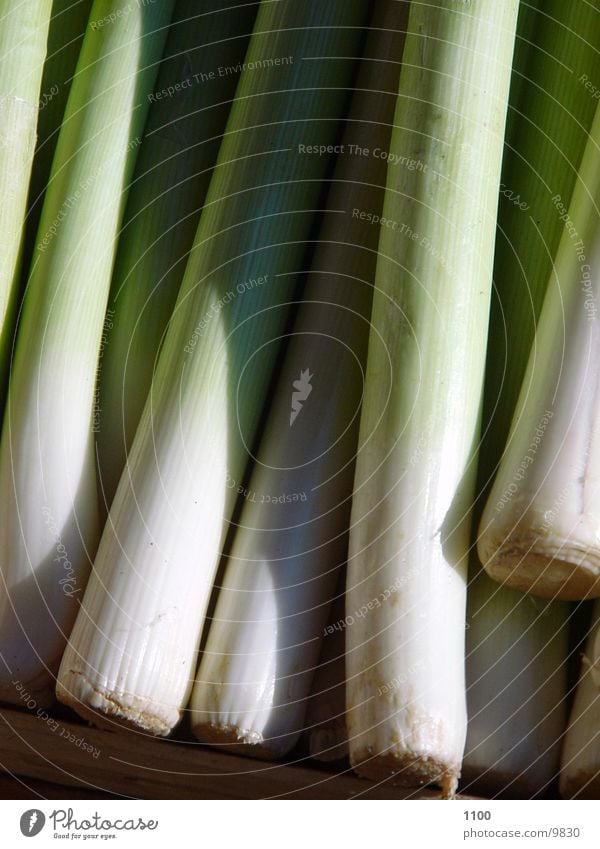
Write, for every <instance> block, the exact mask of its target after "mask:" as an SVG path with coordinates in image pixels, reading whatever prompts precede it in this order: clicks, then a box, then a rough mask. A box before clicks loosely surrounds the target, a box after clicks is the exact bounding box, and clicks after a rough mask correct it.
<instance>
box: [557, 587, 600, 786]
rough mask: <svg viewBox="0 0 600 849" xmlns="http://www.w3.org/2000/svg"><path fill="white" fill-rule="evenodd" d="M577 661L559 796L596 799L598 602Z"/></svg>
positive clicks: (599, 759)
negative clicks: (574, 689) (585, 641)
mask: <svg viewBox="0 0 600 849" xmlns="http://www.w3.org/2000/svg"><path fill="white" fill-rule="evenodd" d="M592 620H593V623H592V628H591V629H590V633H589V636H588V640H587V643H586V648H585V654H584V656H583V658H582V663H581V676H580V678H579V683H578V685H577V690H576V692H575V701H574V703H573V708H572V710H571V716H570V719H569V727H568V728H567V733H566V735H565V739H564V744H563V751H562V758H561V770H560V794H561V796H563V798H568V799H571V798H575V797H577V798H578V799H597V798H598V793H599V792H600V602H598V601H597V602H596V603H595V605H594V608H593V614H592Z"/></svg>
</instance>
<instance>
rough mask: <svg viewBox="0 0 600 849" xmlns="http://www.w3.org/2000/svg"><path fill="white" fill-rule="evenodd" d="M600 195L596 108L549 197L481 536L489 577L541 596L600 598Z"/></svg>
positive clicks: (599, 112) (598, 111)
mask: <svg viewBox="0 0 600 849" xmlns="http://www.w3.org/2000/svg"><path fill="white" fill-rule="evenodd" d="M599 197H600V109H599V108H598V107H596V114H595V117H594V123H593V126H592V131H591V134H590V138H589V140H588V143H587V145H586V148H585V153H584V156H583V160H582V162H581V166H580V170H579V174H578V178H577V183H576V186H575V190H574V193H573V197H572V200H571V204H570V206H569V205H568V203H567V201H566V199H562V198H561V197H560V196H559V195H555V196H554V198H553V200H554V204H555V212H556V215H557V216H558V217H560V218H561V219H562V221H563V222H564V230H563V233H562V238H561V241H560V245H559V248H558V253H557V255H556V261H555V266H554V270H553V272H552V275H551V277H550V281H549V285H548V289H547V292H546V297H545V300H544V305H543V308H542V312H541V316H540V322H539V325H538V329H537V332H536V337H535V344H534V346H533V348H532V350H531V354H530V356H529V362H528V365H527V371H526V374H525V378H524V380H523V386H522V389H521V395H520V396H519V402H518V405H517V408H516V411H515V414H514V417H513V424H512V430H511V434H510V438H509V441H508V445H507V448H506V451H505V453H504V456H503V458H502V462H501V464H500V469H499V471H498V474H497V476H496V479H495V481H494V485H493V487H492V490H491V493H490V496H489V499H488V501H487V504H486V507H485V510H484V513H483V517H482V520H481V525H480V531H479V539H478V551H479V556H480V558H481V561H482V563H483V564H484V566H485V569H486V571H487V572H488V574H490V575H491V577H492V578H494V579H495V580H498V581H502V582H504V583H506V584H508V585H509V586H514V587H516V588H517V589H522V590H527V591H529V592H531V593H533V594H535V595H541V596H545V597H547V598H564V599H576V598H586V597H589V596H591V597H596V596H599V595H600V548H599V545H598V535H599V530H600V510H599V509H598V504H599V496H600V491H599V487H598V481H599V477H598V469H599V468H600V467H599V460H598V456H599V452H600V436H599V433H598V426H597V422H598V421H599V420H600V415H599V410H598V404H599V397H600V396H599V394H598V391H597V385H598V378H599V370H600V332H599V330H598V321H597V316H596V311H597V298H598V289H599V281H600V238H599V236H600V216H599V210H598V206H597V199H598V198H599ZM539 352H541V354H540V353H539Z"/></svg>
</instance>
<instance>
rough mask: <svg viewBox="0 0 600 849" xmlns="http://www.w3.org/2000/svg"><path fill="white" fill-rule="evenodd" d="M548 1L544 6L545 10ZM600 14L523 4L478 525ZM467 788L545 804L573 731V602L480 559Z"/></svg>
mask: <svg viewBox="0 0 600 849" xmlns="http://www.w3.org/2000/svg"><path fill="white" fill-rule="evenodd" d="M537 6H539V3H538V4H537ZM598 24H599V22H598V11H597V9H594V8H593V6H592V5H590V4H588V3H587V2H584V0H576V2H573V3H569V4H565V3H563V2H562V0H552V2H550V3H545V4H544V11H543V14H542V13H541V12H537V10H536V8H535V6H529V5H528V4H521V7H520V12H519V23H518V30H517V33H518V36H520V41H519V40H518V41H517V48H518V49H517V50H516V51H515V61H514V65H513V79H512V82H511V99H510V108H509V117H510V116H511V113H512V119H511V120H510V121H509V124H508V127H507V136H506V145H505V146H506V154H505V163H504V168H503V172H502V186H501V194H500V208H499V215H498V235H497V239H496V258H495V263H494V279H495V281H496V298H494V299H493V300H492V309H491V323H490V334H489V342H488V356H487V364H486V384H485V392H484V407H483V410H484V412H483V427H482V444H481V448H480V460H479V469H478V477H479V488H478V492H479V495H478V504H477V506H476V508H475V515H476V516H477V520H478V518H479V515H478V514H479V513H480V510H481V509H483V506H484V503H485V494H486V493H487V491H488V488H489V483H490V481H491V480H492V479H493V475H494V472H495V469H496V468H497V464H498V463H499V461H500V457H501V454H502V451H503V449H504V446H505V444H506V439H507V435H508V429H509V426H510V420H511V417H512V413H513V412H514V408H515V404H516V402H517V399H518V394H519V390H520V388H521V384H522V381H523V373H524V371H525V367H526V365H527V358H528V355H529V351H530V349H531V344H532V340H533V338H534V335H535V325H536V323H537V320H538V316H539V312H540V310H541V307H542V303H543V297H544V293H545V291H546V286H547V283H548V278H549V276H550V273H551V269H552V258H553V256H554V254H555V252H556V249H557V247H558V242H559V240H560V231H561V226H562V224H561V221H560V218H559V217H558V216H557V215H556V210H555V207H554V204H553V203H552V197H553V196H554V195H555V194H559V195H561V196H562V197H565V198H570V197H571V195H572V192H573V186H574V184H575V180H576V177H577V170H578V168H579V164H580V162H581V157H582V155H583V151H584V149H585V144H586V140H587V133H588V131H589V129H590V127H591V124H592V121H593V118H594V109H595V106H594V102H593V99H592V98H591V97H590V96H589V92H588V91H587V89H586V88H585V86H583V85H582V84H581V79H582V77H584V76H585V74H586V72H587V74H588V75H589V74H590V73H591V69H593V68H595V67H597V66H598V59H597V54H598V50H599V48H600V26H599V25H598ZM467 603H468V607H467V610H468V623H469V629H468V631H467V659H466V673H467V706H468V714H469V722H468V727H467V743H466V747H465V755H464V759H463V778H464V779H465V781H466V782H468V783H466V784H465V785H464V786H465V789H466V790H467V792H470V790H471V788H472V784H471V782H473V781H476V783H477V792H481V793H484V794H485V795H493V794H496V793H498V792H501V791H504V792H508V793H510V794H513V795H514V794H515V793H516V792H518V793H520V794H521V795H523V796H526V797H529V798H530V797H531V796H533V795H534V794H536V793H540V792H542V791H543V789H544V788H545V787H546V786H547V785H548V783H549V782H551V781H552V780H553V779H554V777H555V775H556V771H557V769H558V758H559V755H560V736H561V733H562V731H563V729H564V726H565V721H566V716H565V694H566V689H567V685H566V663H567V650H568V649H567V636H568V635H567V627H566V622H567V616H568V607H567V605H566V604H564V603H561V602H553V603H542V602H535V601H534V600H533V599H532V598H531V597H527V596H524V595H523V594H522V593H520V592H518V591H517V590H511V589H510V588H508V587H501V586H499V585H498V584H497V583H495V582H494V581H492V579H491V578H489V577H488V575H487V574H486V572H485V571H484V570H483V569H482V567H481V564H480V563H479V560H478V558H477V556H476V553H473V557H472V561H471V573H470V581H469V589H468V593H467Z"/></svg>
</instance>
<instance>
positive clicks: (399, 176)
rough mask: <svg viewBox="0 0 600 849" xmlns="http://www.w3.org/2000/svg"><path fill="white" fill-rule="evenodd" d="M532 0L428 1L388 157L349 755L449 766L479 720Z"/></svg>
mask: <svg viewBox="0 0 600 849" xmlns="http://www.w3.org/2000/svg"><path fill="white" fill-rule="evenodd" d="M517 8H518V3H516V2H503V3H497V2H494V0H481V2H476V3H472V4H468V3H464V2H457V0H443V2H439V3H436V4H435V5H428V4H421V3H417V4H413V5H411V11H410V17H409V32H408V36H407V41H406V47H405V53H404V57H405V64H404V65H403V68H402V72H401V76H400V89H399V97H398V104H397V112H396V119H395V129H394V133H393V135H392V149H393V150H394V151H395V152H397V153H401V154H402V155H403V156H404V157H406V158H407V160H408V161H409V162H412V163H421V167H420V168H416V167H415V168H413V169H412V170H409V169H408V168H404V167H396V168H391V169H389V170H388V189H387V191H386V200H385V205H384V216H385V219H386V221H387V222H390V224H389V225H388V226H386V228H385V229H384V230H383V231H382V234H381V238H380V243H379V259H378V265H377V278H376V289H375V295H374V301H373V315H372V330H371V336H370V341H369V355H368V361H367V376H366V386H365V398H364V403H363V412H362V418H361V433H360V443H359V449H358V457H357V468H356V478H355V488H354V499H353V508H352V523H351V528H350V552H349V558H348V580H347V609H348V610H349V611H358V610H363V609H364V608H365V607H367V608H368V609H369V610H370V613H369V615H368V617H364V618H359V619H356V621H355V622H354V623H352V624H350V625H349V626H348V627H347V629H346V633H347V653H346V668H347V722H348V733H349V741H350V758H351V762H352V764H353V765H354V767H355V769H356V770H357V771H358V772H359V773H360V774H362V775H366V776H368V777H372V778H375V779H380V778H384V777H385V778H388V777H389V776H390V775H393V776H394V777H395V779H396V780H397V781H399V782H402V783H405V784H411V785H414V784H419V783H422V782H429V781H435V782H440V783H441V784H442V787H443V789H444V792H445V793H446V794H451V793H452V792H453V791H454V789H455V787H456V783H457V778H458V775H459V773H460V766H461V758H462V753H463V747H464V742H465V733H466V706H465V684H464V629H465V623H464V617H465V601H466V566H467V552H468V548H469V531H470V505H471V501H472V496H473V478H474V466H475V463H474V459H475V458H474V453H475V449H476V444H477V437H478V424H479V411H480V403H481V392H482V381H483V368H484V360H485V345H486V338H487V321H488V311H489V302H490V293H491V285H492V258H493V248H494V235H495V224H496V209H497V200H498V187H499V182H500V167H501V160H502V145H503V138H504V127H505V119H506V109H507V103H508V90H509V82H510V68H511V59H512V54H513V46H514V38H515V27H516V20H517Z"/></svg>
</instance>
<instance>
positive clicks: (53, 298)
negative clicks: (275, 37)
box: [0, 0, 172, 704]
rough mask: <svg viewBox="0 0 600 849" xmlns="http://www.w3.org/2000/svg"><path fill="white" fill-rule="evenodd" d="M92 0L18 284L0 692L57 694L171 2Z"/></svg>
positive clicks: (3, 466) (90, 516)
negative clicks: (107, 360) (136, 189)
mask: <svg viewBox="0 0 600 849" xmlns="http://www.w3.org/2000/svg"><path fill="white" fill-rule="evenodd" d="M120 5H121V4H120V3H118V2H114V0H113V2H109V0H96V2H95V3H94V6H93V9H92V13H91V17H90V22H89V25H88V29H87V32H86V34H85V38H84V43H83V47H82V52H81V56H80V59H79V64H78V67H77V74H76V79H75V81H74V83H73V85H72V87H71V92H70V94H69V100H68V104H67V110H66V115H65V121H64V123H63V126H62V128H61V132H60V137H59V140H58V145H57V149H56V156H55V159H54V164H53V167H52V176H51V180H50V186H49V189H48V192H47V195H46V199H45V202H44V208H43V212H42V218H41V223H40V230H39V238H38V244H37V248H36V256H35V259H34V262H33V265H32V269H31V274H30V277H29V282H28V286H27V291H26V294H25V302H24V307H23V313H22V317H21V322H20V326H19V331H18V338H17V346H16V355H15V360H14V364H13V369H12V372H11V379H10V387H9V396H8V405H7V410H6V416H5V419H4V426H3V430H2V440H1V444H0V503H1V504H2V522H0V570H1V573H2V586H1V592H0V650H1V652H2V658H3V661H4V662H3V664H2V666H0V693H1V695H2V698H3V699H5V700H8V701H15V700H19V699H20V695H19V692H17V690H16V687H15V683H14V682H15V681H16V680H18V681H19V682H20V683H21V684H22V685H24V686H25V687H26V688H27V690H28V691H29V692H30V693H31V694H32V695H34V697H35V698H36V700H37V701H38V703H39V704H41V703H42V702H43V701H47V700H48V699H49V698H51V697H52V690H53V683H54V676H55V674H56V672H57V669H58V664H59V661H60V656H61V654H62V651H63V648H64V645H65V642H66V640H67V636H68V632H69V630H70V628H71V626H72V624H73V621H74V619H75V615H76V613H77V607H78V602H79V596H80V595H81V594H82V590H83V587H84V585H85V581H86V578H87V574H88V571H89V564H90V558H93V555H94V551H95V547H96V543H97V537H98V531H99V528H98V504H97V495H96V479H95V461H94V451H93V417H94V379H95V375H96V368H97V360H98V350H99V345H100V338H101V334H102V323H103V320H104V311H105V308H106V301H107V297H108V290H109V284H110V274H111V269H112V265H113V260H114V254H115V244H116V238H117V234H118V231H119V226H120V222H121V216H122V207H123V201H124V192H125V190H126V187H127V185H128V183H129V180H130V177H131V172H132V166H133V163H134V160H135V155H136V150H137V145H138V143H139V133H140V132H141V131H142V127H143V122H144V117H145V113H146V104H147V102H148V101H147V94H148V93H149V92H150V91H151V90H152V85H153V83H154V79H155V76H156V70H157V67H158V60H159V58H160V55H161V53H162V49H163V47H164V40H165V37H166V32H167V27H168V24H169V21H170V17H171V11H172V3H171V2H168V0H166V2H161V3H157V4H154V5H147V6H146V5H144V6H137V5H131V6H130V8H129V11H128V13H127V14H126V15H121V16H120V20H119V25H118V26H98V25H97V22H98V21H99V20H104V19H105V18H106V19H107V20H109V19H110V17H109V16H110V15H116V14H117V11H118V10H119V9H120Z"/></svg>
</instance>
